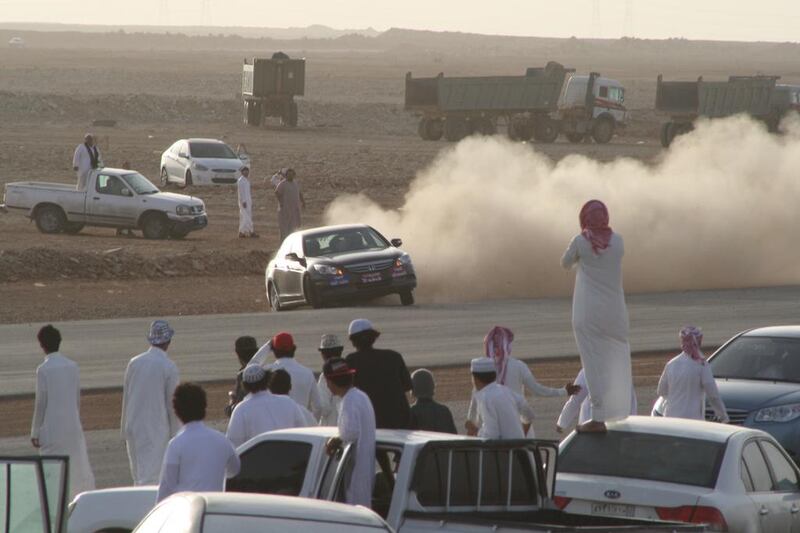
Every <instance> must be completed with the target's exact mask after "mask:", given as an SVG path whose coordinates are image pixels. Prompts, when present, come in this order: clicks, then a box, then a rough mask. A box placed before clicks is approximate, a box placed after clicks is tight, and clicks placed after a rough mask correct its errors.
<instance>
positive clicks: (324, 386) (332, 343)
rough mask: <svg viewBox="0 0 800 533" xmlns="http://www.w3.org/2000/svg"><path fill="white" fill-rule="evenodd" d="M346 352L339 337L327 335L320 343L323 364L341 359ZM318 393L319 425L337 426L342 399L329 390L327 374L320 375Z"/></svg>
mask: <svg viewBox="0 0 800 533" xmlns="http://www.w3.org/2000/svg"><path fill="white" fill-rule="evenodd" d="M342 352H344V344H342V341H341V339H339V336H338V335H333V334H327V335H323V336H322V338H321V339H320V342H319V354H320V355H321V356H322V363H323V364H324V363H325V361H327V360H328V359H332V358H334V357H341V356H342ZM317 391H318V393H319V405H320V413H319V425H320V426H335V425H337V424H338V423H339V406H340V405H341V403H342V399H341V398H340V397H338V396H334V395H333V393H332V392H331V389H330V388H328V382H327V380H326V379H325V374H320V375H319V381H318V382H317Z"/></svg>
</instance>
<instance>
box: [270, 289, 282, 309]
mask: <svg viewBox="0 0 800 533" xmlns="http://www.w3.org/2000/svg"><path fill="white" fill-rule="evenodd" d="M269 308H270V309H271V310H272V311H275V312H276V313H278V312H280V311H283V306H282V305H281V297H280V295H279V294H278V287H277V286H276V285H275V284H274V283H270V284H269Z"/></svg>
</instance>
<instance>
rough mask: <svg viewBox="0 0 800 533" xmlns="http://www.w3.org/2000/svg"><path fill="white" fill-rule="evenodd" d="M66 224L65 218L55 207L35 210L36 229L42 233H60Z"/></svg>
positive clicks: (49, 206)
mask: <svg viewBox="0 0 800 533" xmlns="http://www.w3.org/2000/svg"><path fill="white" fill-rule="evenodd" d="M66 224H67V216H66V215H65V214H64V211H63V210H62V209H61V208H60V207H58V206H56V205H45V206H43V207H40V208H39V209H37V210H36V227H37V228H39V231H41V232H42V233H61V232H62V231H64V228H65V227H66Z"/></svg>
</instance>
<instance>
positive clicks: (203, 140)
mask: <svg viewBox="0 0 800 533" xmlns="http://www.w3.org/2000/svg"><path fill="white" fill-rule="evenodd" d="M184 140H185V141H186V142H190V143H216V144H225V141H220V140H219V139H204V138H202V137H193V138H191V139H184Z"/></svg>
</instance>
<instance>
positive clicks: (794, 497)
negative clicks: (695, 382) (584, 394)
mask: <svg viewBox="0 0 800 533" xmlns="http://www.w3.org/2000/svg"><path fill="white" fill-rule="evenodd" d="M608 429H609V431H608V433H606V434H591V433H575V432H573V433H572V434H571V435H569V436H568V437H567V438H566V439H564V441H563V442H562V443H561V446H560V449H559V456H558V477H557V481H556V491H555V494H556V504H557V505H558V506H559V507H561V508H562V509H563V510H564V511H567V512H569V513H576V514H591V515H612V516H628V517H635V518H641V519H653V520H657V519H661V520H674V521H680V522H692V523H698V524H703V523H704V524H709V526H710V530H711V531H728V532H732V533H733V532H741V533H754V532H763V533H772V532H784V533H790V532H794V533H797V532H800V484H799V483H798V481H799V480H800V472H798V469H797V467H796V466H795V464H794V463H793V462H792V461H791V460H790V459H789V456H788V455H787V454H786V452H785V451H784V450H783V448H781V447H780V445H779V444H778V443H777V441H775V439H774V438H772V437H771V436H770V435H768V434H767V433H764V432H763V431H759V430H756V429H750V428H744V427H741V426H731V425H724V424H717V423H712V422H703V421H695V420H685V419H679V418H652V417H638V416H634V417H629V418H627V419H625V420H622V421H619V422H614V423H610V424H609V425H608Z"/></svg>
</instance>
